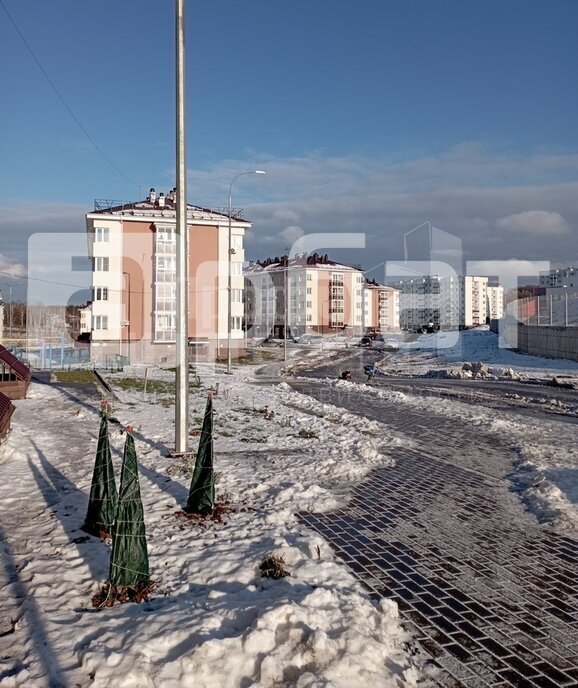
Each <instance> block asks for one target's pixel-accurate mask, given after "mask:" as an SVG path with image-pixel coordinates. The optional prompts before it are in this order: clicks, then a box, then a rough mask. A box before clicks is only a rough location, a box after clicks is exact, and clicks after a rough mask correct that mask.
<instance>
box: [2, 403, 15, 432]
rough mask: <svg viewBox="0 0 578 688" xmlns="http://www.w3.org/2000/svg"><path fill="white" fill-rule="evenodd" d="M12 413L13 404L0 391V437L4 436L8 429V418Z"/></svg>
mask: <svg viewBox="0 0 578 688" xmlns="http://www.w3.org/2000/svg"><path fill="white" fill-rule="evenodd" d="M13 413H14V404H13V403H12V402H11V401H10V399H9V398H8V397H7V396H6V395H5V394H2V393H0V439H2V438H3V437H6V435H7V433H8V430H10V419H11V418H12V414H13Z"/></svg>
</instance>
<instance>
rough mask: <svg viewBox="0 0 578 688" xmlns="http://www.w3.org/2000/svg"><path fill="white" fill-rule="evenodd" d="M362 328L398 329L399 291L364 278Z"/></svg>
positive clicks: (389, 330)
mask: <svg viewBox="0 0 578 688" xmlns="http://www.w3.org/2000/svg"><path fill="white" fill-rule="evenodd" d="M363 302H364V316H363V325H364V330H365V331H367V330H374V331H377V332H397V331H399V291H398V290H397V289H394V288H393V287H387V286H385V285H383V284H378V283H377V282H376V281H375V280H366V281H365V284H364V290H363Z"/></svg>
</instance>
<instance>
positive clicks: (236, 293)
mask: <svg viewBox="0 0 578 688" xmlns="http://www.w3.org/2000/svg"><path fill="white" fill-rule="evenodd" d="M231 303H243V290H242V289H231Z"/></svg>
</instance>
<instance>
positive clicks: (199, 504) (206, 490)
mask: <svg viewBox="0 0 578 688" xmlns="http://www.w3.org/2000/svg"><path fill="white" fill-rule="evenodd" d="M214 508H215V476H214V471H213V396H212V395H211V394H209V396H208V397H207V406H206V407H205V417H204V419H203V428H202V430H201V437H200V439H199V450H198V451H197V458H196V461H195V470H194V471H193V478H192V480H191V487H190V488H189V497H188V499H187V506H186V507H185V509H184V510H185V511H187V512H189V513H192V514H202V515H206V514H212V513H213V509H214Z"/></svg>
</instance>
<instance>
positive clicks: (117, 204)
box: [90, 189, 250, 224]
mask: <svg viewBox="0 0 578 688" xmlns="http://www.w3.org/2000/svg"><path fill="white" fill-rule="evenodd" d="M176 207H177V201H176V190H175V189H172V190H171V191H170V192H169V193H168V194H167V195H165V194H163V193H159V194H157V193H156V191H155V190H154V189H151V190H150V193H149V195H148V196H147V197H146V198H145V199H144V200H143V201H114V200H108V199H102V198H97V199H95V201H94V211H93V212H92V213H90V214H91V215H117V216H128V217H150V218H151V219H159V218H163V217H164V218H167V219H174V218H176ZM243 213H244V211H243V208H231V219H233V220H235V222H236V223H238V222H244V223H246V224H250V222H249V221H248V220H245V219H244V218H243ZM187 219H188V220H213V221H220V222H222V221H223V220H228V219H229V209H228V208H225V207H221V208H205V207H202V206H198V205H192V204H190V203H187Z"/></svg>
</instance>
